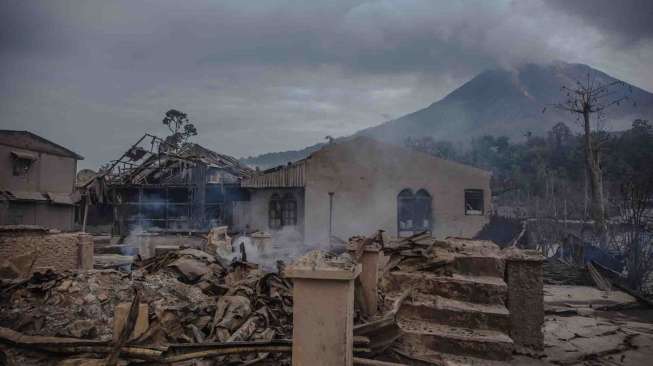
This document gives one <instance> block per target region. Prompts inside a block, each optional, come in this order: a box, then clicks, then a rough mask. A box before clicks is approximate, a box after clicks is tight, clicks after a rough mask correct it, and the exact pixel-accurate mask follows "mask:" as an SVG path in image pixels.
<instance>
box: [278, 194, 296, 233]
mask: <svg viewBox="0 0 653 366" xmlns="http://www.w3.org/2000/svg"><path fill="white" fill-rule="evenodd" d="M281 205H282V206H281V221H282V222H281V224H282V225H283V226H287V225H297V200H295V197H294V196H293V195H292V194H290V193H288V194H286V195H285V196H283V200H282V203H281Z"/></svg>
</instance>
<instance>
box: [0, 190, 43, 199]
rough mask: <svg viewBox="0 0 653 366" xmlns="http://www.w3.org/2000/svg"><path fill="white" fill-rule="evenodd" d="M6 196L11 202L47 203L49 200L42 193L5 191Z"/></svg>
mask: <svg viewBox="0 0 653 366" xmlns="http://www.w3.org/2000/svg"><path fill="white" fill-rule="evenodd" d="M2 193H3V196H5V197H6V198H7V199H9V200H10V201H13V200H16V201H47V200H48V198H47V197H46V196H44V195H43V193H41V192H33V191H3V192H2Z"/></svg>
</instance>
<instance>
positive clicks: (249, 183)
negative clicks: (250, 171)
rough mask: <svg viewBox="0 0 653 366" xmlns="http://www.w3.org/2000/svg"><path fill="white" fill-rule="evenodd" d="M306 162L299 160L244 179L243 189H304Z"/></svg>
mask: <svg viewBox="0 0 653 366" xmlns="http://www.w3.org/2000/svg"><path fill="white" fill-rule="evenodd" d="M305 176H306V161H305V160H301V161H298V162H296V163H294V164H292V165H288V166H284V167H281V168H277V169H274V170H271V171H267V172H263V173H260V174H256V175H253V176H252V177H249V178H247V179H244V180H243V181H242V183H241V186H242V187H244V188H291V187H304V183H305Z"/></svg>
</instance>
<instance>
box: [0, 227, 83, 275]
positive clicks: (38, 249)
mask: <svg viewBox="0 0 653 366" xmlns="http://www.w3.org/2000/svg"><path fill="white" fill-rule="evenodd" d="M4 260H6V261H8V262H10V263H12V264H13V265H14V266H15V267H16V268H17V269H18V270H19V271H21V272H23V271H24V270H26V269H27V270H28V269H30V268H31V271H32V272H34V271H36V270H39V269H45V268H52V269H54V270H56V271H65V270H69V271H75V270H90V269H93V238H92V236H91V235H89V234H86V233H54V232H50V231H47V230H45V229H42V228H38V227H15V228H12V227H2V228H0V261H4ZM32 263H33V264H32Z"/></svg>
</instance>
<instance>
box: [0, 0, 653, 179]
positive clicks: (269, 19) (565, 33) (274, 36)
mask: <svg viewBox="0 0 653 366" xmlns="http://www.w3.org/2000/svg"><path fill="white" fill-rule="evenodd" d="M617 3H618V4H619V5H615V4H617ZM652 16H653V1H650V0H641V1H619V2H615V1H611V0H597V1H589V0H587V1H563V0H549V1H544V0H519V1H514V2H511V1H508V0H496V1H486V0H479V1H473V0H468V1H450V0H446V1H436V0H385V1H362V0H361V1H312V0H305V1H289V0H288V1H281V0H279V1H275V0H269V1H264V0H261V1H241V0H239V1H217V0H214V1H194V0H184V1H173V0H158V1H136V0H125V1H114V0H111V1H109V0H97V1H89V0H86V1H81V0H80V1H67V0H56V1H53V0H50V1H45V0H44V1H36V0H0V66H1V69H0V70H2V71H1V74H0V111H1V112H2V117H1V118H2V119H1V122H0V127H1V128H10V129H27V130H30V131H33V132H35V133H38V134H41V135H42V136H44V137H46V138H50V139H52V140H54V141H55V142H58V143H61V144H63V145H65V146H67V147H70V148H71V149H73V150H75V151H77V152H79V153H80V154H82V155H84V156H85V157H86V158H87V160H86V161H84V162H83V163H82V166H83V167H91V168H96V167H97V166H98V165H99V164H101V163H102V162H105V161H107V160H109V159H113V158H115V157H116V155H118V154H119V153H121V152H122V150H124V149H125V148H126V147H127V146H128V145H129V144H131V143H132V142H134V140H135V139H137V138H138V137H140V135H141V134H142V133H143V132H145V131H149V132H152V133H158V134H163V133H164V132H165V130H164V128H163V126H162V125H161V119H162V117H163V114H164V113H165V111H166V110H168V109H170V108H176V109H180V110H182V111H184V112H186V113H188V114H189V116H190V118H191V119H192V120H194V121H195V122H196V126H197V128H198V130H199V131H200V134H201V136H198V138H197V142H199V143H201V144H203V145H206V146H207V147H209V148H211V149H214V150H216V151H219V152H223V153H228V154H232V155H235V156H239V157H240V156H247V155H254V154H259V153H264V152H270V151H279V150H287V149H295V148H301V147H304V146H306V145H309V144H313V143H315V142H318V141H323V139H324V137H325V136H326V135H332V136H341V135H346V134H350V133H352V132H355V131H357V130H359V129H362V128H365V127H369V126H372V125H375V124H378V123H380V122H382V121H384V120H387V119H389V118H393V117H398V116H401V115H403V114H405V113H409V112H412V111H415V110H417V109H418V108H421V107H424V106H426V105H428V104H430V103H432V102H434V101H436V100H437V99H439V98H441V97H442V96H444V95H445V94H446V93H448V92H450V91H451V90H453V89H455V88H456V87H458V86H459V85H460V84H462V83H464V82H465V81H467V80H468V79H470V78H472V77H473V76H474V75H475V74H477V73H478V72H480V71H482V70H484V69H486V68H490V67H497V66H499V67H507V68H509V67H513V66H516V65H519V64H520V63H523V62H548V61H552V60H557V59H559V60H564V61H568V62H581V63H587V64H589V65H591V66H593V67H596V68H598V69H601V70H602V71H605V72H607V73H609V74H611V75H613V76H615V77H618V78H621V79H623V80H625V81H627V82H630V83H632V84H634V85H637V86H639V87H642V88H644V89H647V90H649V91H651V90H653V72H651V66H650V65H651V63H652V61H653V26H651V19H652Z"/></svg>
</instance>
